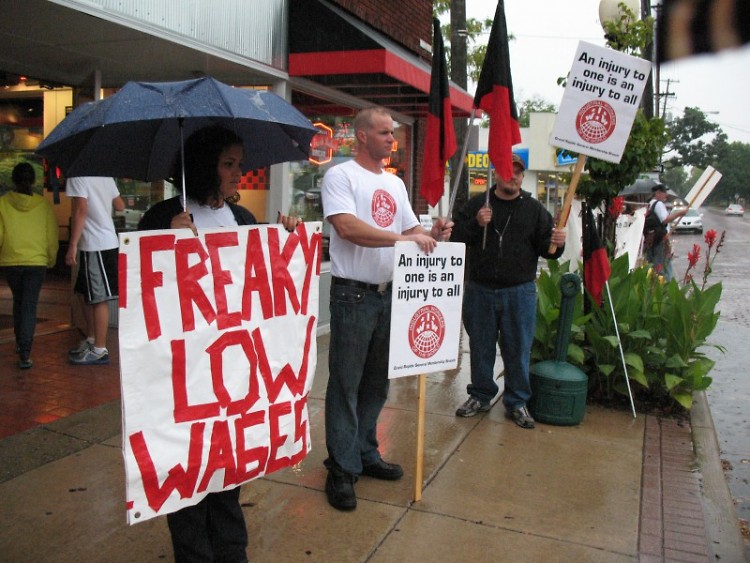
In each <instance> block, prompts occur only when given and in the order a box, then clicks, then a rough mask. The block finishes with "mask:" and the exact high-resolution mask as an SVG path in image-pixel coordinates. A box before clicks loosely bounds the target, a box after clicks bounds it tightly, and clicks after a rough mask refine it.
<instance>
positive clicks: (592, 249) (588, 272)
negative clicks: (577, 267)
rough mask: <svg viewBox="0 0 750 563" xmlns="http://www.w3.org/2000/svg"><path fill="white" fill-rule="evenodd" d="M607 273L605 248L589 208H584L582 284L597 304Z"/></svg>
mask: <svg viewBox="0 0 750 563" xmlns="http://www.w3.org/2000/svg"><path fill="white" fill-rule="evenodd" d="M609 274H610V267H609V258H607V249H606V248H604V245H603V244H602V241H601V239H600V238H599V233H598V232H597V230H596V222H595V221H594V215H593V214H592V213H591V209H589V208H586V212H585V214H584V216H583V285H584V287H586V289H587V290H588V292H589V295H591V298H592V299H593V300H594V301H596V303H597V305H599V306H601V304H602V289H603V288H604V284H605V283H606V282H607V280H608V279H609Z"/></svg>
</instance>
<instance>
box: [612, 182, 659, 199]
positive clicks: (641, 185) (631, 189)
mask: <svg viewBox="0 0 750 563" xmlns="http://www.w3.org/2000/svg"><path fill="white" fill-rule="evenodd" d="M659 184H661V182H657V181H656V180H652V179H651V178H641V179H639V180H636V181H635V182H633V183H632V184H630V185H629V186H626V187H625V189H623V190H622V191H621V192H620V195H642V194H646V195H648V196H651V189H652V188H653V187H654V186H658V185H659Z"/></svg>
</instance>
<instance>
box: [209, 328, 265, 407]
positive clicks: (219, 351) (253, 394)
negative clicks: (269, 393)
mask: <svg viewBox="0 0 750 563" xmlns="http://www.w3.org/2000/svg"><path fill="white" fill-rule="evenodd" d="M230 346H240V347H241V348H242V351H243V352H244V354H245V358H247V361H248V370H247V394H246V395H245V396H244V397H243V398H241V399H239V400H236V401H233V400H232V397H231V396H230V395H229V391H227V388H226V386H225V385H224V350H226V349H227V348H228V347H230ZM206 352H208V353H209V355H210V356H211V382H212V383H213V389H214V393H215V395H216V397H217V399H218V400H219V406H220V407H221V408H225V409H227V414H228V415H233V414H239V413H242V412H246V411H249V410H250V409H251V408H252V407H253V406H254V405H255V403H256V402H257V400H258V399H259V398H260V389H258V356H257V354H256V353H255V346H254V345H253V342H252V340H251V339H250V335H249V334H248V332H247V331H246V330H237V331H233V332H225V333H224V334H222V335H221V336H220V337H219V338H217V339H216V342H214V343H213V344H211V346H209V347H208V348H206ZM232 369H233V370H234V371H238V370H239V369H240V368H239V367H237V366H232Z"/></svg>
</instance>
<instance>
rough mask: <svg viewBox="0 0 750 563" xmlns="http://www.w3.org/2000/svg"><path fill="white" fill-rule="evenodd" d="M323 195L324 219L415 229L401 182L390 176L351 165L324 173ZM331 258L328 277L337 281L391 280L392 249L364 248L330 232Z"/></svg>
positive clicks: (352, 162) (387, 228) (393, 229)
mask: <svg viewBox="0 0 750 563" xmlns="http://www.w3.org/2000/svg"><path fill="white" fill-rule="evenodd" d="M321 195H322V198H323V212H324V213H325V216H326V218H328V217H330V216H332V215H337V214H339V213H349V214H351V215H355V216H356V217H357V218H359V219H360V220H362V221H364V222H365V223H367V224H368V225H370V226H372V227H375V228H377V229H381V230H384V231H390V232H393V233H399V234H400V233H403V232H404V231H408V230H409V229H412V228H414V227H416V226H417V225H419V220H418V219H417V217H416V215H414V211H413V210H412V208H411V204H410V203H409V198H408V196H407V193H406V186H404V183H403V181H401V178H399V177H398V176H395V175H393V174H389V173H388V172H381V173H380V174H375V173H373V172H370V171H369V170H366V169H365V168H362V166H360V165H359V164H357V162H356V161H355V160H350V161H347V162H344V163H343V164H339V165H337V166H334V167H333V168H331V169H330V170H328V172H326V175H325V177H324V178H323V184H322V186H321ZM330 254H331V274H332V275H334V276H336V277H340V278H348V279H353V280H358V281H362V282H366V283H384V282H389V281H391V280H392V279H393V255H394V250H393V247H383V248H365V247H363V246H359V245H356V244H354V243H352V242H349V241H346V240H343V239H342V238H340V237H339V236H338V234H337V233H336V229H331V245H330Z"/></svg>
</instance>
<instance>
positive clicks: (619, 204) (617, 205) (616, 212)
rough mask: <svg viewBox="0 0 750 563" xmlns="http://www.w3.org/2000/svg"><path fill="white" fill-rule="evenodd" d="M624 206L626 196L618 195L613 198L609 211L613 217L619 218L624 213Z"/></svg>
mask: <svg viewBox="0 0 750 563" xmlns="http://www.w3.org/2000/svg"><path fill="white" fill-rule="evenodd" d="M624 207H625V198H624V197H623V196H618V197H616V198H613V199H612V203H611V204H610V206H609V209H608V210H607V211H608V212H609V214H610V216H611V217H612V218H614V219H617V218H618V217H619V216H620V213H622V210H623V208H624Z"/></svg>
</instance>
